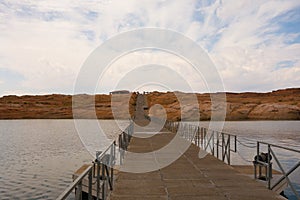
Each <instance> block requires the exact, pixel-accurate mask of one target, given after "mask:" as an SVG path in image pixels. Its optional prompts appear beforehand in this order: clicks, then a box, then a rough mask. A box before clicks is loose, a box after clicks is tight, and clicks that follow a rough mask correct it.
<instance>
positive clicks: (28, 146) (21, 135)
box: [0, 120, 128, 199]
mask: <svg viewBox="0 0 300 200" xmlns="http://www.w3.org/2000/svg"><path fill="white" fill-rule="evenodd" d="M88 121H89V120H86V122H88ZM122 124H123V128H124V127H126V125H127V124H128V122H123V123H122ZM101 126H105V129H106V130H107V131H108V132H110V135H109V136H108V137H109V138H111V139H112V138H113V137H114V136H116V135H118V134H119V129H118V127H116V126H115V123H113V121H110V120H107V121H105V120H103V121H101ZM0 127H1V129H0V138H1V139H0V150H1V151H0V199H55V198H56V197H57V196H58V195H59V194H60V193H61V192H62V191H63V190H64V189H65V188H66V187H67V186H68V185H69V184H70V183H71V181H72V179H71V178H72V173H73V172H74V171H75V170H77V169H78V168H79V167H80V166H81V165H82V164H83V163H91V160H93V157H92V156H91V155H90V154H89V153H88V152H87V151H86V149H85V148H84V146H83V145H82V143H81V141H80V139H79V137H78V134H77V132H76V129H75V126H74V122H73V120H0ZM87 131H89V130H88V128H87ZM102 139H103V138H102ZM100 140H101V138H100ZM101 148H102V149H105V146H103V147H100V149H101Z"/></svg>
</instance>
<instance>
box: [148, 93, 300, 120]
mask: <svg viewBox="0 0 300 200" xmlns="http://www.w3.org/2000/svg"><path fill="white" fill-rule="evenodd" d="M213 95H215V96H214V97H215V98H216V96H217V95H218V93H215V94H196V96H197V100H198V102H196V103H195V101H193V100H191V98H193V96H195V95H193V94H187V93H180V92H167V93H160V92H152V93H150V94H147V100H148V104H149V107H150V108H151V106H152V105H155V104H160V105H162V107H163V108H162V107H161V108H160V110H159V111H157V110H155V109H150V111H149V114H150V115H154V116H158V117H160V113H164V112H166V113H167V118H168V119H169V120H180V119H183V120H195V118H196V119H197V117H199V116H197V115H196V114H195V113H197V110H198V108H199V111H200V119H201V120H210V119H211V114H212V112H214V114H215V116H216V118H215V119H216V120H218V119H222V116H221V115H222V113H221V112H220V113H218V112H219V111H220V110H222V109H224V110H225V109H226V120H299V119H300V88H293V89H285V90H277V91H273V92H268V93H253V92H245V93H225V95H226V104H224V102H222V101H220V102H218V101H217V102H216V103H215V104H214V105H212V103H211V97H212V96H213ZM182 96H183V97H185V99H184V98H182ZM183 100H184V101H185V103H182V102H183ZM189 101H190V102H193V103H189ZM180 102H181V104H183V105H180ZM197 103H198V105H197ZM163 109H165V111H163Z"/></svg>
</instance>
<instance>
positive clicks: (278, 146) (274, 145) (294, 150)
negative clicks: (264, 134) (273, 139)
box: [258, 141, 300, 153]
mask: <svg viewBox="0 0 300 200" xmlns="http://www.w3.org/2000/svg"><path fill="white" fill-rule="evenodd" d="M258 142H259V143H260V144H265V145H271V146H272V147H277V148H280V149H285V150H288V151H293V152H296V153H300V150H297V149H292V148H288V147H283V146H280V145H276V144H270V143H267V142H262V141H258Z"/></svg>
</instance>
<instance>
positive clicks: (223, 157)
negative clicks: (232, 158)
mask: <svg viewBox="0 0 300 200" xmlns="http://www.w3.org/2000/svg"><path fill="white" fill-rule="evenodd" d="M221 135H222V161H223V162H224V159H225V156H224V148H225V138H224V133H221Z"/></svg>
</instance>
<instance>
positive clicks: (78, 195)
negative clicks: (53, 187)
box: [75, 181, 82, 200]
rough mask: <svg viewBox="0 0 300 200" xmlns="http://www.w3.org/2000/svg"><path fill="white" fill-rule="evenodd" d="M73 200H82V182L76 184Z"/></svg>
mask: <svg viewBox="0 0 300 200" xmlns="http://www.w3.org/2000/svg"><path fill="white" fill-rule="evenodd" d="M75 199H76V200H81V199H82V181H80V182H79V183H78V186H77V189H76V192H75Z"/></svg>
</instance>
